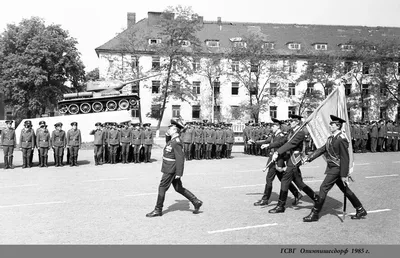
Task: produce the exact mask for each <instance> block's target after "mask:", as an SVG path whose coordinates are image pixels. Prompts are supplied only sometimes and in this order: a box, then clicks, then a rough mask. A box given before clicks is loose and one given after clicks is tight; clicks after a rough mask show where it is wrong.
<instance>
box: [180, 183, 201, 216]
mask: <svg viewBox="0 0 400 258" xmlns="http://www.w3.org/2000/svg"><path fill="white" fill-rule="evenodd" d="M182 195H183V196H185V197H186V199H188V200H189V201H190V202H191V203H192V204H193V206H194V211H193V214H198V213H199V209H200V207H201V206H202V205H203V202H202V201H200V200H199V199H197V197H196V196H195V195H194V194H193V193H192V192H190V191H189V190H187V189H185V191H184V192H183V193H182Z"/></svg>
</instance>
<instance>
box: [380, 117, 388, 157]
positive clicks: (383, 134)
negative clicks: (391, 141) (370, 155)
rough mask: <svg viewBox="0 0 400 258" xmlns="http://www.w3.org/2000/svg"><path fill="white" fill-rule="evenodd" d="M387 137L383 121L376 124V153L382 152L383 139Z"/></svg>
mask: <svg viewBox="0 0 400 258" xmlns="http://www.w3.org/2000/svg"><path fill="white" fill-rule="evenodd" d="M386 137H387V128H386V125H385V124H384V121H383V120H380V121H379V124H378V151H381V152H382V151H384V145H385V139H386Z"/></svg>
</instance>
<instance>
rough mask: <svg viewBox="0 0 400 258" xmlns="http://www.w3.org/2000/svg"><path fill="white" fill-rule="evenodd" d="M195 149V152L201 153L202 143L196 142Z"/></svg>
mask: <svg viewBox="0 0 400 258" xmlns="http://www.w3.org/2000/svg"><path fill="white" fill-rule="evenodd" d="M194 149H195V151H200V149H201V143H200V142H195V143H194Z"/></svg>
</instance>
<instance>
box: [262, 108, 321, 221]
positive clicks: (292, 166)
mask: <svg viewBox="0 0 400 258" xmlns="http://www.w3.org/2000/svg"><path fill="white" fill-rule="evenodd" d="M289 117H290V118H291V122H290V126H291V129H290V132H289V135H288V142H286V143H285V144H284V145H282V146H281V147H280V148H279V149H278V150H276V151H275V153H274V154H273V156H272V159H273V160H277V158H278V157H279V155H286V153H287V152H289V153H290V157H289V159H288V161H287V168H286V171H283V172H282V173H283V176H282V181H281V191H280V193H279V200H278V204H277V205H276V207H275V208H273V209H272V210H269V211H268V212H269V213H283V212H285V204H286V199H287V195H288V189H289V185H290V183H291V182H292V180H293V182H294V184H295V185H296V186H297V188H299V190H300V191H303V192H305V193H306V194H307V195H308V197H310V199H311V200H313V201H314V202H316V201H317V200H318V195H316V194H315V192H314V191H313V190H312V189H311V188H310V187H309V186H308V185H306V184H305V183H304V182H303V178H302V176H301V171H300V168H299V166H300V165H301V156H302V152H303V151H304V150H303V142H304V139H305V135H306V129H302V130H300V123H301V119H302V118H303V117H302V116H299V115H294V114H291V115H290V116H289Z"/></svg>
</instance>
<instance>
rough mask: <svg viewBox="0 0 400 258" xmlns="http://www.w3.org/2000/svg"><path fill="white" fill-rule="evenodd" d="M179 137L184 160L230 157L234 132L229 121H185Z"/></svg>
mask: <svg viewBox="0 0 400 258" xmlns="http://www.w3.org/2000/svg"><path fill="white" fill-rule="evenodd" d="M181 139H182V142H183V147H184V152H185V159H186V160H192V159H196V160H201V159H208V160H211V159H222V158H228V159H231V158H232V146H233V144H234V143H235V134H234V132H233V130H232V124H231V123H225V122H220V123H211V122H208V120H203V121H202V122H187V123H186V127H185V129H184V131H183V132H182V133H181Z"/></svg>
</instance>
